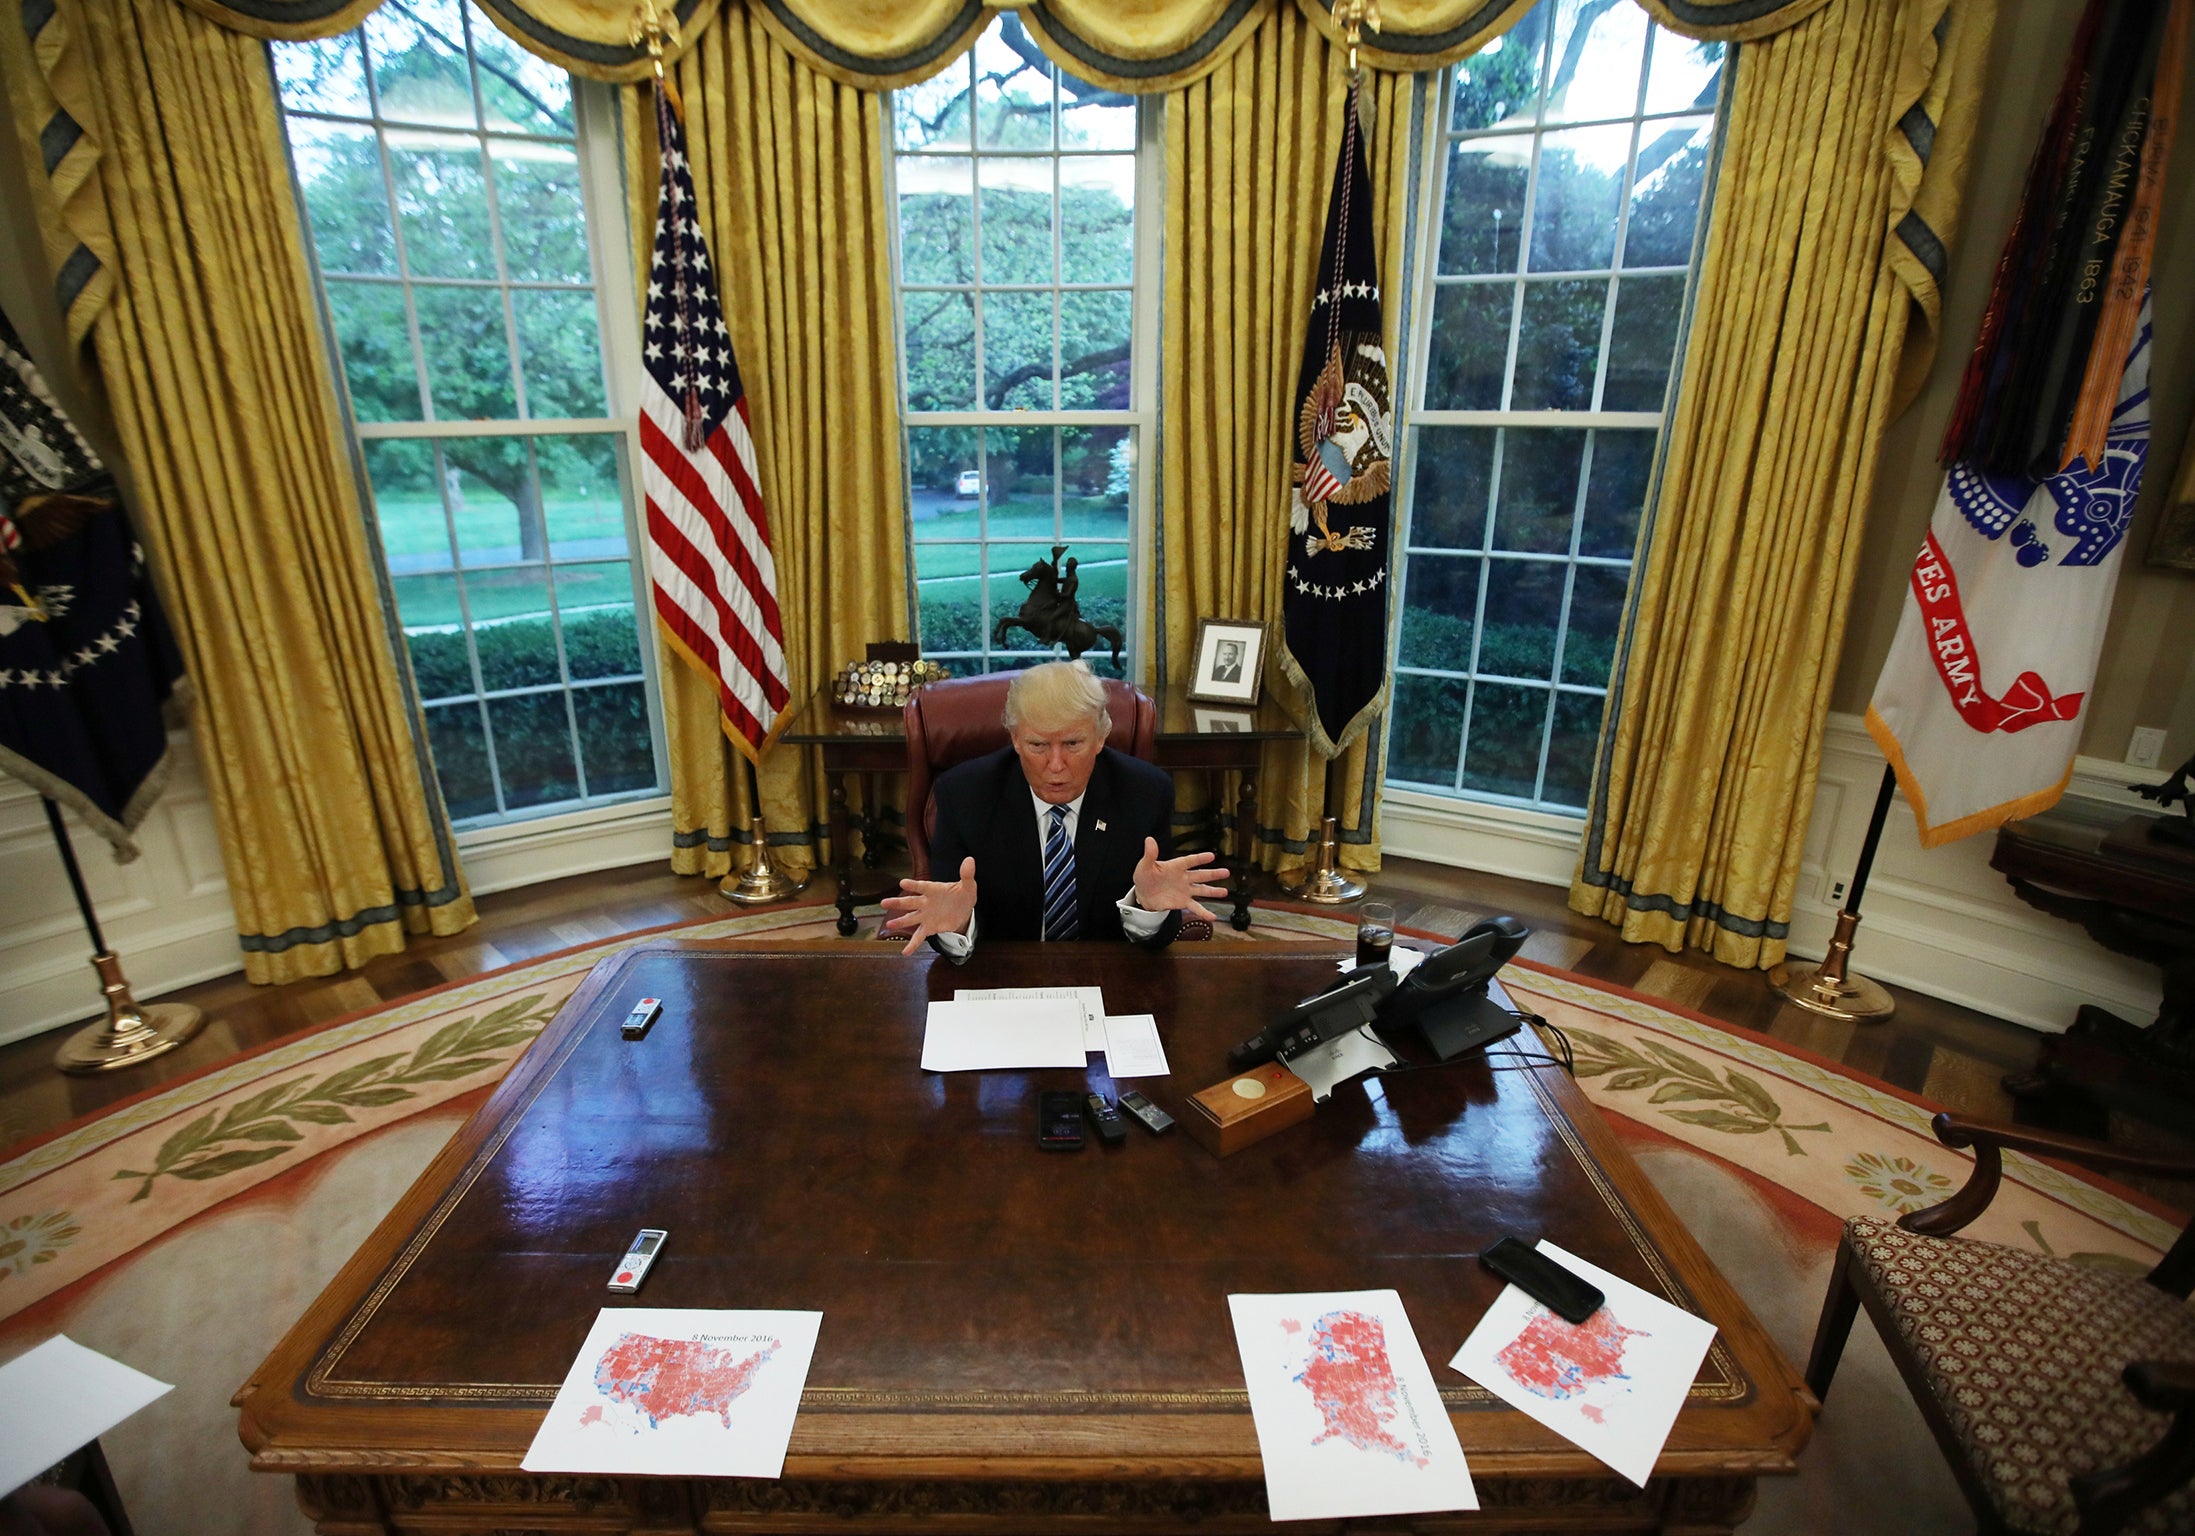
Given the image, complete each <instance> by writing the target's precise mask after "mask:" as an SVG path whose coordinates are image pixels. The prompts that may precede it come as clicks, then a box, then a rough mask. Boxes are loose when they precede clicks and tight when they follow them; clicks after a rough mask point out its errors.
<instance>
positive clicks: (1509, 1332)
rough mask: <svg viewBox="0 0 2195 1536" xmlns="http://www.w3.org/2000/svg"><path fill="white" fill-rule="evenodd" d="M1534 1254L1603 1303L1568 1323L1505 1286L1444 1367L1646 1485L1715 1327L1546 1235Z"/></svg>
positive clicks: (1522, 1294)
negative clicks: (1592, 1288)
mask: <svg viewBox="0 0 2195 1536" xmlns="http://www.w3.org/2000/svg"><path fill="white" fill-rule="evenodd" d="M1539 1251H1540V1252H1542V1253H1544V1254H1546V1255H1547V1256H1548V1257H1549V1258H1551V1259H1553V1260H1554V1261H1555V1262H1556V1263H1558V1264H1560V1265H1562V1266H1563V1267H1564V1268H1565V1269H1568V1270H1571V1271H1573V1272H1575V1273H1576V1274H1578V1275H1580V1276H1582V1277H1584V1278H1585V1279H1587V1280H1589V1281H1591V1282H1592V1283H1593V1284H1595V1285H1597V1286H1599V1287H1600V1288H1601V1294H1602V1295H1604V1296H1605V1297H1607V1301H1606V1302H1605V1303H1604V1304H1603V1305H1602V1306H1601V1308H1600V1310H1599V1311H1597V1312H1595V1313H1594V1314H1593V1315H1592V1316H1591V1317H1588V1318H1587V1319H1586V1320H1585V1321H1584V1322H1582V1323H1571V1322H1566V1321H1565V1320H1564V1319H1562V1318H1560V1317H1558V1316H1556V1315H1555V1314H1554V1313H1553V1312H1550V1311H1548V1310H1547V1308H1545V1307H1543V1306H1541V1305H1540V1304H1539V1303H1538V1302H1536V1301H1534V1300H1533V1299H1532V1298H1531V1297H1529V1296H1527V1295H1525V1294H1524V1292H1522V1291H1520V1290H1518V1289H1517V1288H1516V1287H1515V1286H1513V1285H1512V1286H1510V1287H1508V1288H1507V1289H1505V1290H1504V1291H1503V1292H1502V1293H1501V1294H1500V1295H1499V1296H1497V1297H1496V1298H1495V1299H1494V1304H1493V1305H1492V1306H1491V1307H1489V1308H1487V1309H1486V1316H1485V1317H1484V1318H1482V1319H1480V1321H1479V1325H1478V1327H1476V1328H1474V1329H1472V1330H1471V1337H1470V1338H1468V1339H1466V1340H1464V1344H1463V1348H1462V1349H1460V1350H1458V1351H1457V1352H1456V1357H1455V1359H1453V1360H1451V1361H1449V1362H1448V1363H1449V1364H1450V1365H1451V1366H1453V1367H1455V1369H1457V1370H1459V1371H1461V1372H1463V1374H1464V1375H1466V1376H1468V1377H1470V1378H1471V1379H1472V1380H1473V1381H1475V1382H1477V1383H1478V1384H1479V1385H1480V1386H1482V1387H1484V1388H1486V1389H1487V1390H1488V1391H1489V1392H1492V1393H1493V1394H1494V1395H1495V1396H1496V1397H1498V1398H1500V1399H1501V1400H1502V1401H1503V1402H1505V1403H1508V1404H1509V1405H1510V1406H1511V1407H1513V1408H1517V1409H1520V1410H1522V1411H1523V1412H1525V1413H1527V1414H1529V1415H1531V1416H1532V1417H1533V1418H1535V1419H1537V1420H1539V1422H1540V1423H1542V1424H1544V1425H1546V1426H1547V1427H1548V1428H1549V1429H1552V1430H1553V1431H1555V1433H1556V1434H1558V1435H1561V1436H1562V1437H1563V1438H1564V1439H1566V1440H1569V1441H1571V1442H1572V1443H1573V1444H1575V1445H1577V1446H1578V1447H1579V1448H1580V1449H1582V1450H1585V1451H1589V1452H1591V1453H1592V1454H1593V1455H1594V1456H1597V1457H1598V1458H1600V1459H1601V1460H1602V1461H1604V1462H1606V1463H1607V1464H1608V1465H1609V1466H1611V1467H1613V1468H1615V1469H1616V1470H1617V1471H1618V1472H1621V1473H1622V1474H1623V1475H1624V1476H1625V1477H1627V1478H1629V1479H1630V1480H1631V1481H1632V1482H1634V1483H1637V1484H1639V1485H1640V1486H1641V1487H1644V1486H1645V1484H1646V1479H1647V1477H1648V1476H1649V1475H1650V1474H1651V1473H1652V1472H1653V1470H1654V1460H1655V1458H1656V1457H1658V1456H1659V1455H1660V1454H1661V1448H1662V1445H1663V1443H1664V1442H1666V1441H1667V1440H1668V1438H1669V1431H1670V1428H1671V1427H1672V1426H1673V1425H1674V1424H1675V1423H1676V1422H1677V1413H1678V1411H1679V1410H1680V1409H1682V1408H1683V1407H1684V1396H1685V1393H1686V1391H1687V1390H1688V1389H1689V1388H1690V1387H1691V1385H1692V1379H1693V1378H1694V1377H1695V1376H1697V1375H1698V1374H1699V1369H1700V1361H1701V1360H1703V1359H1705V1358H1706V1356H1707V1349H1708V1346H1709V1345H1710V1344H1712V1343H1713V1342H1714V1339H1715V1325H1714V1324H1712V1323H1709V1322H1706V1321H1704V1320H1702V1319H1700V1318H1697V1317H1694V1316H1693V1315H1692V1314H1691V1313H1689V1312H1686V1311H1684V1310H1682V1309H1681V1308H1678V1307H1673V1306H1671V1305H1670V1304H1669V1303H1668V1302H1666V1301H1664V1300H1663V1299H1662V1298H1661V1297H1659V1296H1655V1295H1653V1294H1651V1293H1649V1292H1647V1291H1643V1290H1641V1289H1639V1287H1637V1286H1635V1285H1632V1284H1631V1283H1630V1282H1628V1281H1626V1280H1621V1279H1618V1278H1617V1277H1616V1276H1614V1275H1611V1274H1610V1273H1608V1271H1606V1270H1604V1269H1600V1268H1597V1267H1595V1266H1594V1265H1591V1264H1588V1263H1586V1262H1585V1261H1584V1260H1583V1259H1580V1258H1578V1257H1576V1256H1575V1255H1573V1254H1568V1253H1565V1252H1563V1250H1562V1249H1560V1248H1558V1247H1556V1246H1555V1245H1554V1244H1553V1243H1550V1242H1547V1241H1545V1240H1542V1241H1541V1242H1540V1244H1539Z"/></svg>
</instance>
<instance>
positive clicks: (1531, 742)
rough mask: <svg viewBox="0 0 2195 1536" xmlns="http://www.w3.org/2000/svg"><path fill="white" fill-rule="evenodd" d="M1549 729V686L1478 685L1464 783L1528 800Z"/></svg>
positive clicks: (1490, 792) (1472, 701)
mask: <svg viewBox="0 0 2195 1536" xmlns="http://www.w3.org/2000/svg"><path fill="white" fill-rule="evenodd" d="M1546 732H1547V690H1546V689H1545V688H1517V687H1512V686H1511V685H1509V684H1507V683H1480V684H1479V685H1478V687H1477V689H1476V691H1475V692H1474V695H1473V697H1472V700H1471V742H1470V745H1469V747H1468V748H1467V749H1466V751H1465V752H1464V757H1463V787H1464V788H1465V789H1475V790H1477V791H1479V792H1480V793H1481V794H1489V795H1514V796H1516V797H1517V798H1518V799H1520V800H1529V799H1531V798H1532V791H1533V790H1534V789H1535V788H1536V787H1537V780H1538V778H1539V769H1540V742H1541V740H1542V739H1543V738H1544V736H1545V735H1546Z"/></svg>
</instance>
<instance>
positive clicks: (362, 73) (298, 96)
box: [273, 32, 368, 117]
mask: <svg viewBox="0 0 2195 1536" xmlns="http://www.w3.org/2000/svg"><path fill="white" fill-rule="evenodd" d="M273 53H274V75H275V79H276V80H277V81H279V82H280V83H281V86H282V105H283V106H285V107H287V108H289V109H290V110H291V111H293V112H333V113H336V114H338V115H339V116H342V117H365V116H367V115H368V107H367V102H366V56H365V55H364V54H363V53H361V52H359V48H358V36H357V34H356V33H349V32H347V33H345V34H344V35H343V36H341V37H324V38H321V39H319V40H318V41H316V42H309V43H276V44H274V45H273Z"/></svg>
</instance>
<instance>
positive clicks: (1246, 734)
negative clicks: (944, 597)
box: [778, 683, 1303, 937]
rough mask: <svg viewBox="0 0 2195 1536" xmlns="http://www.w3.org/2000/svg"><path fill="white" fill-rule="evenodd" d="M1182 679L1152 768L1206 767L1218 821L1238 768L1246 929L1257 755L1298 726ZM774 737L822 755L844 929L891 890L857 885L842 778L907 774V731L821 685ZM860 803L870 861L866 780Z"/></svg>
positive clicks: (1239, 866) (1241, 918)
mask: <svg viewBox="0 0 2195 1536" xmlns="http://www.w3.org/2000/svg"><path fill="white" fill-rule="evenodd" d="M1185 686H1186V685H1183V684H1179V683H1177V684H1175V685H1173V686H1171V687H1169V688H1166V689H1163V690H1161V692H1160V693H1159V695H1158V697H1157V698H1156V699H1155V700H1154V702H1155V703H1156V704H1157V706H1158V740H1157V744H1156V750H1155V751H1154V752H1153V754H1152V761H1153V762H1155V763H1157V764H1158V766H1159V767H1161V768H1166V769H1171V770H1179V769H1185V768H1202V769H1206V770H1208V771H1209V772H1210V773H1211V774H1212V818H1213V821H1214V822H1215V824H1217V823H1219V822H1222V821H1223V820H1224V812H1223V810H1222V808H1221V800H1220V790H1221V786H1220V778H1219V776H1220V775H1221V774H1222V773H1225V772H1228V771H1230V770H1232V771H1234V772H1236V773H1239V774H1241V775H1242V780H1241V788H1240V791H1239V792H1238V793H1237V795H1236V797H1235V846H1234V847H1233V848H1231V849H1229V850H1227V856H1228V857H1229V858H1231V859H1232V860H1233V861H1234V872H1235V878H1234V881H1233V885H1232V888H1231V890H1230V893H1229V894H1230V895H1231V896H1232V897H1233V899H1234V904H1235V915H1234V919H1233V921H1234V925H1235V927H1237V928H1238V929H1241V930H1242V931H1244V932H1248V931H1249V928H1250V894H1251V891H1252V889H1253V887H1254V884H1255V881H1256V858H1257V835H1258V791H1257V776H1258V765H1259V760H1260V757H1261V755H1262V753H1263V751H1264V748H1265V743H1267V742H1269V741H1301V740H1302V739H1303V727H1301V726H1299V725H1297V724H1296V723H1295V721H1293V720H1291V719H1290V718H1289V717H1288V712H1287V711H1286V710H1285V709H1283V708H1281V706H1280V705H1279V704H1278V703H1277V702H1275V701H1274V700H1272V699H1267V700H1266V701H1265V702H1264V703H1262V704H1260V705H1259V706H1258V707H1257V708H1255V709H1248V708H1242V707H1238V706H1235V705H1223V704H1196V703H1192V702H1191V701H1190V700H1189V699H1188V698H1187V696H1186V692H1185ZM778 739H779V740H780V741H783V742H786V743H787V744H789V745H792V746H796V747H817V748H820V749H821V750H822V753H823V776H824V779H825V782H826V784H827V786H828V791H829V794H830V802H831V858H832V864H833V869H834V871H835V873H836V874H837V877H838V931H839V932H840V933H842V934H844V935H846V936H848V937H851V936H852V935H853V932H854V929H855V926H856V924H855V922H854V908H855V907H857V906H859V905H861V904H862V903H864V902H870V901H876V900H879V899H880V898H882V897H883V896H886V895H890V894H892V892H893V891H896V890H897V889H898V888H897V887H896V886H894V887H893V888H892V891H885V890H877V891H857V890H856V889H855V887H854V872H853V871H854V857H853V837H852V835H851V834H852V830H853V819H852V816H851V814H850V813H849V812H848V810H847V808H846V776H847V775H848V774H852V773H863V774H879V773H905V772H906V770H907V730H906V726H905V725H904V723H903V722H902V719H901V717H900V714H899V712H898V711H897V710H893V711H890V712H888V713H871V712H868V711H864V710H848V709H841V708H839V706H838V704H837V702H836V701H835V700H833V699H832V697H831V693H830V690H829V689H828V688H825V689H822V690H820V691H819V692H818V693H817V694H816V696H815V697H814V698H812V699H810V700H809V701H808V702H807V704H805V705H804V706H803V707H802V708H801V711H800V713H799V714H798V715H797V716H795V717H794V719H793V722H792V724H791V725H789V726H787V727H786V729H785V734H784V735H783V736H781V737H779V738H778ZM871 790H872V793H871V794H870V795H869V796H867V797H866V798H865V800H864V803H863V805H862V814H861V833H862V839H861V840H862V863H863V864H864V865H866V866H867V867H868V868H870V869H875V868H876V867H877V865H878V863H879V862H880V861H879V859H878V857H877V844H878V833H879V831H880V824H879V822H878V820H877V815H876V806H875V804H874V803H873V802H874V800H875V795H874V793H873V791H874V785H873V783H872V785H871Z"/></svg>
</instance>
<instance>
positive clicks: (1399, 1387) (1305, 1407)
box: [1227, 1291, 1479, 1520]
mask: <svg viewBox="0 0 2195 1536" xmlns="http://www.w3.org/2000/svg"><path fill="white" fill-rule="evenodd" d="M1227 1307H1228V1310H1229V1311H1230V1312H1232V1313H1233V1314H1234V1319H1235V1346H1236V1348H1238V1349H1240V1350H1241V1351H1242V1374H1243V1379H1244V1380H1245V1381H1246V1382H1247V1383H1248V1385H1249V1388H1250V1418H1251V1420H1252V1422H1253V1423H1255V1424H1256V1426H1257V1432H1258V1454H1259V1455H1260V1456H1261V1457H1262V1458H1263V1459H1264V1462H1265V1500H1266V1504H1267V1505H1268V1506H1269V1508H1270V1509H1271V1511H1272V1515H1273V1518H1274V1519H1275V1520H1339V1519H1347V1518H1349V1517H1351V1516H1355V1515H1408V1514H1422V1513H1427V1512H1430V1511H1434V1510H1444V1509H1477V1508H1478V1507H1479V1498H1478V1494H1477V1492H1476V1491H1475V1490H1474V1489H1473V1488H1472V1486H1471V1469H1470V1468H1469V1467H1468V1466H1466V1465H1465V1464H1464V1459H1463V1447H1462V1446H1461V1445H1460V1444H1458V1443H1457V1440H1456V1431H1455V1427H1454V1426H1453V1425H1452V1424H1450V1423H1449V1422H1448V1410H1447V1409H1446V1408H1445V1407H1443V1406H1442V1404H1441V1400H1440V1391H1439V1389H1438V1388H1437V1387H1435V1386H1434V1384H1433V1373H1432V1371H1431V1369H1430V1368H1428V1367H1427V1365H1426V1363H1425V1354H1424V1352H1423V1351H1422V1350H1420V1349H1419V1348H1418V1340H1417V1335H1416V1334H1414V1333H1412V1332H1411V1331H1410V1318H1409V1316H1408V1314H1406V1313H1405V1312H1404V1311H1403V1309H1402V1298H1401V1297H1400V1296H1398V1295H1396V1294H1395V1293H1394V1292H1393V1291H1323V1292H1318V1291H1314V1292H1307V1293H1302V1294H1297V1295H1292V1296H1285V1295H1284V1296H1230V1297H1228V1298H1227Z"/></svg>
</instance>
